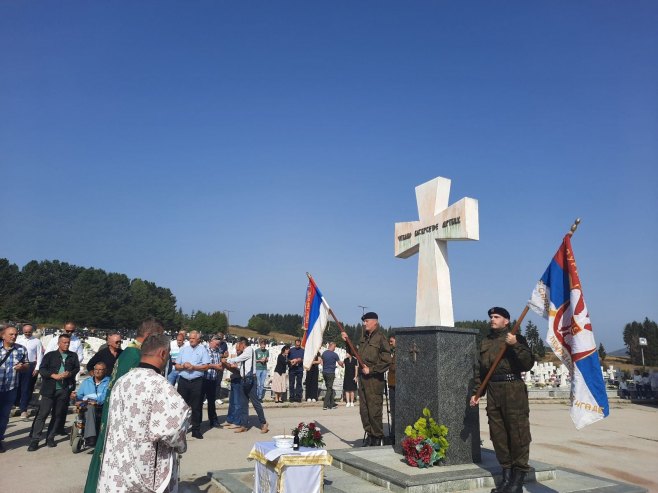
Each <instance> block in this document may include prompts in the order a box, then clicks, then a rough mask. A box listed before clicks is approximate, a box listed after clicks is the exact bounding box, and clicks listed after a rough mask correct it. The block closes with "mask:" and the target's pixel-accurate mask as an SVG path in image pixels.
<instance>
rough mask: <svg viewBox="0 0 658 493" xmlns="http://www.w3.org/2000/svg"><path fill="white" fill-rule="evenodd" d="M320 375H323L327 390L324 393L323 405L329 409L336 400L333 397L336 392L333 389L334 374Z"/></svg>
mask: <svg viewBox="0 0 658 493" xmlns="http://www.w3.org/2000/svg"><path fill="white" fill-rule="evenodd" d="M322 376H323V377H324V384H325V386H326V387H327V391H326V392H325V394H324V403H323V407H324V408H326V409H331V408H332V407H334V406H335V405H336V401H335V400H334V397H335V396H336V392H335V391H334V380H335V379H336V374H335V373H323V374H322Z"/></svg>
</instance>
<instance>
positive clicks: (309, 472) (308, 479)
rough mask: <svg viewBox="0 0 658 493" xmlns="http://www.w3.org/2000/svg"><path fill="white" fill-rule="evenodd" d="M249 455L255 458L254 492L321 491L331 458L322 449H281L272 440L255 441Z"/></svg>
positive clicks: (297, 492) (307, 492)
mask: <svg viewBox="0 0 658 493" xmlns="http://www.w3.org/2000/svg"><path fill="white" fill-rule="evenodd" d="M248 458H249V459H253V460H254V461H255V462H256V464H255V467H254V493H302V492H304V493H321V492H322V490H323V483H324V466H328V465H331V461H332V457H331V455H329V454H328V453H327V451H326V450H324V449H317V448H308V447H300V448H299V451H294V450H293V449H280V448H276V445H274V442H273V441H272V442H256V444H255V445H254V447H253V448H252V449H251V452H249V456H248Z"/></svg>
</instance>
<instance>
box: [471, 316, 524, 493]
mask: <svg viewBox="0 0 658 493" xmlns="http://www.w3.org/2000/svg"><path fill="white" fill-rule="evenodd" d="M489 318H490V320H491V322H490V325H491V331H490V332H489V334H488V335H487V337H485V338H484V339H483V340H482V342H481V343H480V355H479V359H478V368H477V369H476V372H475V384H476V386H475V389H474V391H473V394H474V395H473V396H472V397H471V406H477V405H478V403H479V401H480V399H479V398H478V399H476V398H475V394H476V393H477V391H478V389H479V388H480V383H481V382H482V380H484V378H485V376H486V375H487V373H488V371H489V369H490V368H491V366H492V364H493V362H494V360H495V359H496V356H498V353H499V352H500V350H501V348H502V347H503V346H504V345H506V347H507V349H506V350H505V353H504V355H503V358H502V359H501V360H500V363H499V364H498V366H497V367H496V369H495V370H494V372H493V374H492V376H491V380H490V381H489V383H488V384H487V388H486V394H487V416H488V418H489V433H490V435H491V441H492V442H493V445H494V450H495V452H496V458H497V459H498V462H499V463H500V465H501V466H502V468H503V482H502V484H501V485H499V486H498V487H496V488H494V489H492V490H491V492H492V493H521V492H522V491H523V481H524V479H525V476H526V474H527V473H528V471H529V470H530V466H529V465H528V459H529V457H530V440H531V438H530V420H529V414H530V409H529V406H528V389H527V388H526V386H525V382H524V381H523V380H522V379H521V372H524V371H530V369H531V368H532V366H533V364H534V358H533V355H532V352H531V351H530V348H529V347H528V343H527V342H526V340H525V338H524V337H523V336H522V335H520V334H516V335H512V334H511V333H510V326H509V323H510V321H509V312H508V311H507V310H505V309H504V308H500V307H493V308H491V309H490V310H489ZM483 395H484V392H483Z"/></svg>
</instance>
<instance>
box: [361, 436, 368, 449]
mask: <svg viewBox="0 0 658 493" xmlns="http://www.w3.org/2000/svg"><path fill="white" fill-rule="evenodd" d="M361 446H362V447H369V446H370V437H369V436H367V437H365V438H364V439H363V441H362V442H361Z"/></svg>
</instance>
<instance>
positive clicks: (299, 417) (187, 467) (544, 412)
mask: <svg viewBox="0 0 658 493" xmlns="http://www.w3.org/2000/svg"><path fill="white" fill-rule="evenodd" d="M265 412H266V416H267V418H268V420H269V422H270V426H271V429H270V433H269V434H267V435H262V434H261V433H260V431H259V430H258V429H257V428H252V429H251V430H250V431H248V432H247V433H239V434H236V433H233V432H231V431H229V430H222V429H212V430H206V431H204V437H205V438H204V439H203V440H195V439H192V438H191V439H190V440H189V442H188V452H187V453H186V454H185V455H184V457H183V460H182V464H181V466H182V476H183V478H184V488H182V491H183V492H198V491H204V492H210V493H212V492H213V491H214V490H213V488H212V486H211V485H210V484H209V482H208V478H207V477H206V475H207V472H208V471H211V470H217V469H237V468H244V467H250V463H249V462H248V461H247V460H246V459H245V457H246V456H247V454H248V452H249V450H250V449H251V446H252V444H253V443H254V442H256V441H260V440H264V439H267V438H271V437H272V436H273V435H275V434H281V433H283V432H284V430H285V431H288V432H289V431H290V429H291V428H292V427H293V426H296V425H297V423H299V422H300V421H307V422H308V421H311V420H315V421H317V423H318V424H319V425H320V426H321V428H322V429H323V430H324V436H325V441H326V443H327V448H328V449H329V450H331V449H337V448H346V447H350V446H353V445H355V444H358V443H360V440H361V438H362V436H363V432H362V430H361V424H360V420H359V413H358V408H357V407H354V408H345V407H343V406H341V407H339V408H337V409H335V410H331V411H323V410H322V405H321V404H319V403H314V404H306V403H305V404H303V405H301V406H300V405H294V406H290V407H280V406H277V407H274V405H273V404H268V405H267V406H266V409H265ZM225 413H226V405H223V406H221V407H220V409H219V415H220V417H222V416H224V415H225ZM204 416H205V412H204ZM530 418H531V430H532V435H533V443H532V446H531V452H530V453H531V457H532V458H533V459H537V460H540V461H543V462H548V463H551V464H555V465H557V466H561V467H568V468H571V469H576V470H579V471H583V472H587V473H590V474H595V475H600V476H604V477H608V478H612V479H617V480H619V481H625V482H629V483H633V484H637V485H640V486H643V487H645V488H647V489H648V490H649V491H654V492H656V493H658V473H657V472H656V458H657V457H658V408H657V407H656V406H648V405H646V406H643V405H638V404H630V403H627V402H622V403H616V404H612V410H611V416H610V417H609V418H607V419H606V420H603V421H602V422H599V423H596V424H594V425H592V426H589V427H587V428H585V429H584V430H581V431H576V429H575V428H574V426H573V425H572V423H571V419H570V418H569V412H568V408H567V407H566V405H564V404H561V403H531V411H530ZM252 419H253V420H254V421H253V422H254V423H255V417H252ZM71 420H72V415H69V423H70V422H71ZM480 423H481V428H482V429H481V437H482V440H483V442H484V443H483V445H484V447H487V448H491V442H490V440H489V434H488V429H487V418H486V414H485V413H484V409H483V408H482V409H481V410H480ZM30 425H31V422H25V421H22V420H21V419H20V418H11V419H10V423H9V428H8V429H7V438H6V440H5V442H4V443H5V445H6V447H7V448H8V449H10V450H8V451H7V452H6V453H4V454H2V455H0V465H1V467H2V472H3V474H2V475H0V491H2V492H13V491H20V492H21V493H41V492H42V491H48V492H49V493H68V492H76V493H77V492H80V491H81V490H82V487H83V485H84V481H85V478H86V473H87V467H88V464H89V460H90V457H91V456H90V455H89V454H88V453H87V452H82V453H80V454H73V453H72V452H71V448H70V446H69V444H68V439H67V437H60V438H59V440H58V446H57V447H56V448H53V449H50V448H47V447H43V448H40V449H39V450H38V451H36V452H31V453H28V452H27V445H28V441H29V440H28V438H27V433H28V431H29V426H30Z"/></svg>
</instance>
